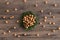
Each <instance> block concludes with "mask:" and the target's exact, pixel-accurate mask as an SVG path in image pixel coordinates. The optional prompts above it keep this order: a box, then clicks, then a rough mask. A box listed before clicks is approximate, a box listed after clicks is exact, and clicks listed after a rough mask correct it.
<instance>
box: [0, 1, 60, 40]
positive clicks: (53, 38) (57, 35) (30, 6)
mask: <svg viewBox="0 0 60 40" xmlns="http://www.w3.org/2000/svg"><path fill="white" fill-rule="evenodd" d="M7 1H8V2H10V4H9V5H6V2H7ZM7 1H6V0H0V40H60V30H56V29H57V28H58V27H60V0H47V1H48V3H47V4H44V1H46V0H27V2H26V3H24V2H23V1H22V0H7ZM36 1H37V4H38V7H34V5H35V4H36ZM53 4H57V7H54V6H53ZM14 8H17V9H18V10H17V11H15V10H14ZM7 9H8V10H10V12H9V13H6V12H5V11H6V10H7ZM40 10H44V12H43V13H41V12H39V11H40ZM25 11H33V12H34V13H35V14H37V15H38V16H39V19H40V21H39V22H42V23H43V24H38V25H37V26H36V28H34V29H33V30H30V31H25V30H24V29H23V28H22V27H20V26H19V23H17V22H16V21H17V20H19V19H20V16H21V14H22V13H23V12H25ZM49 12H52V15H54V16H55V17H56V18H55V19H53V18H51V16H52V15H49ZM3 16H6V19H3V18H2V17H3ZM10 16H15V18H13V19H9V17H10ZM44 16H47V17H48V19H47V22H45V23H44V22H43V17H44ZM6 20H8V21H9V23H8V24H6V23H5V21H6ZM50 21H51V22H55V23H56V24H55V25H50V24H48V23H49V22H50ZM42 25H45V26H46V27H45V28H43V27H42ZM14 26H15V27H17V29H15V30H14V29H11V27H14ZM52 29H53V30H56V32H51V30H52ZM8 30H10V31H11V33H8V32H7V31H8ZM3 32H7V34H6V35H3V34H2V33H3ZM14 33H17V34H24V33H27V34H30V35H31V36H21V37H19V38H18V37H14V36H13V34H14ZM37 33H39V35H40V36H39V37H37V36H36V34H37ZM48 33H51V35H50V36H48V35H47V34H48Z"/></svg>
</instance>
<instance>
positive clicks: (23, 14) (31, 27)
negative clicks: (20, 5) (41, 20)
mask: <svg viewBox="0 0 60 40" xmlns="http://www.w3.org/2000/svg"><path fill="white" fill-rule="evenodd" d="M29 14H32V15H34V16H35V17H36V20H35V21H36V23H34V25H33V26H30V27H29V28H25V27H24V25H23V24H24V23H23V17H24V16H26V15H29ZM20 18H21V19H20V20H21V22H20V26H22V27H23V28H25V29H26V30H32V29H33V28H34V27H35V26H36V25H37V23H38V18H37V16H36V15H35V14H34V13H33V12H31V11H26V12H23V13H22V15H21V17H20Z"/></svg>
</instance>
